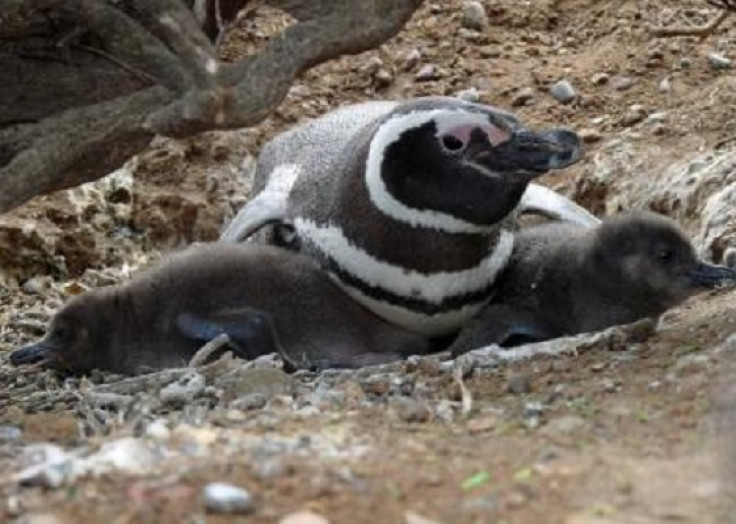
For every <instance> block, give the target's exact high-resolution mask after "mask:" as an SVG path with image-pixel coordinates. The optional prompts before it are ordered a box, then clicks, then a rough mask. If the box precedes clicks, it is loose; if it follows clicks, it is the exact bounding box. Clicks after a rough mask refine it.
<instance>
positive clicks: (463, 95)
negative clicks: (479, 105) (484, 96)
mask: <svg viewBox="0 0 736 524" xmlns="http://www.w3.org/2000/svg"><path fill="white" fill-rule="evenodd" d="M455 98H459V99H460V100H465V101H466V102H478V101H479V100H480V92H479V91H478V90H477V89H476V88H474V87H471V88H470V89H463V90H462V91H458V92H457V93H455Z"/></svg>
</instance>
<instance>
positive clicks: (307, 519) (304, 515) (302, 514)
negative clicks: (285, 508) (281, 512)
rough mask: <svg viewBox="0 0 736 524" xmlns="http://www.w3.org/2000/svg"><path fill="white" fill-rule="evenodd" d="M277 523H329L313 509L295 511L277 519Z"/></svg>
mask: <svg viewBox="0 0 736 524" xmlns="http://www.w3.org/2000/svg"><path fill="white" fill-rule="evenodd" d="M279 524H330V521H329V520H327V519H326V518H325V517H323V516H322V515H320V514H319V513H314V512H313V511H307V510H305V511H297V512H296V513H291V514H289V515H286V516H285V517H283V518H281V519H280V520H279Z"/></svg>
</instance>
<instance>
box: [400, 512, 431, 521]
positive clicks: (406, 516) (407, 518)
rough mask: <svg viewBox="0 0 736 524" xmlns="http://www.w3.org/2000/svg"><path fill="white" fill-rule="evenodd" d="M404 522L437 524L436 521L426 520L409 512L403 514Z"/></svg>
mask: <svg viewBox="0 0 736 524" xmlns="http://www.w3.org/2000/svg"><path fill="white" fill-rule="evenodd" d="M404 522H406V524H438V522H437V521H436V520H432V519H428V518H427V517H423V516H422V515H419V514H418V513H414V512H411V511H407V512H406V513H404Z"/></svg>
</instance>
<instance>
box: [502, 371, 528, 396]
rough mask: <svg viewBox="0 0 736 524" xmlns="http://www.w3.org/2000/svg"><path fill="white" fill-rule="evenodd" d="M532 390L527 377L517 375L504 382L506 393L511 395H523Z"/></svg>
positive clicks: (520, 374)
mask: <svg viewBox="0 0 736 524" xmlns="http://www.w3.org/2000/svg"><path fill="white" fill-rule="evenodd" d="M531 390H532V385H531V381H530V380H529V377H528V376H527V375H524V374H522V373H517V374H514V375H512V376H510V377H509V379H508V381H507V382H506V391H507V392H508V393H511V394H513V395H525V394H526V393H529V392H530V391H531Z"/></svg>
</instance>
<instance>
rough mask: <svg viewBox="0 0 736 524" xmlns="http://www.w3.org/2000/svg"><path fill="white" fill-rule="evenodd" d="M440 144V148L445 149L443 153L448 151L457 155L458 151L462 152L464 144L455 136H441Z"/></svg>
mask: <svg viewBox="0 0 736 524" xmlns="http://www.w3.org/2000/svg"><path fill="white" fill-rule="evenodd" d="M440 143H441V144H442V147H443V148H444V149H445V151H449V152H450V153H457V152H458V151H462V150H463V149H465V145H466V144H465V142H463V141H462V140H460V139H459V138H458V137H456V136H455V135H450V134H448V135H442V136H441V137H440Z"/></svg>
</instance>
